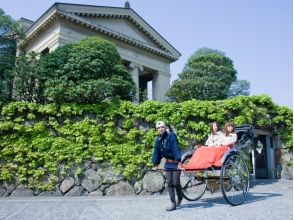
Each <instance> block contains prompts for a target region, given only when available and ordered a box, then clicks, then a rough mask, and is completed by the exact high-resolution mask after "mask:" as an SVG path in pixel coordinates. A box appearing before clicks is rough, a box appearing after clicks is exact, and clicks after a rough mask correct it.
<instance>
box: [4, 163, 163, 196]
mask: <svg viewBox="0 0 294 220" xmlns="http://www.w3.org/2000/svg"><path fill="white" fill-rule="evenodd" d="M83 166H84V169H83V172H82V174H81V175H79V176H77V175H75V174H74V172H71V174H68V176H67V177H65V178H62V179H60V181H58V183H57V184H56V185H55V189H54V190H53V191H51V192H48V191H43V192H42V191H38V190H36V191H33V190H32V189H29V188H28V187H27V186H25V185H22V184H17V183H7V182H4V183H2V184H0V196H11V197H17V196H124V195H152V194H162V193H165V192H166V179H165V177H164V175H163V174H162V173H161V172H155V171H144V173H143V175H142V178H141V179H138V180H133V181H128V180H126V179H125V178H124V177H123V176H122V174H121V173H119V172H117V171H115V170H113V169H112V168H111V166H108V165H105V164H97V163H94V162H91V161H85V162H84V163H83ZM44 179H46V178H44Z"/></svg>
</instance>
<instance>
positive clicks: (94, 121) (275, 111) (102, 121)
mask: <svg viewBox="0 0 294 220" xmlns="http://www.w3.org/2000/svg"><path fill="white" fill-rule="evenodd" d="M0 111H1V115H0V138H1V142H0V181H8V182H16V181H17V182H20V183H24V184H27V185H28V186H29V187H31V188H33V189H38V190H52V189H53V188H54V186H55V184H56V183H57V182H59V181H61V180H62V179H63V178H64V177H65V176H66V175H68V172H74V173H75V175H80V174H81V173H82V163H83V162H84V161H85V160H92V161H93V160H94V161H97V162H98V163H100V162H108V163H111V164H112V165H113V166H114V167H115V168H116V169H117V170H119V171H121V172H122V173H123V175H124V176H125V177H126V178H127V179H136V178H138V177H140V175H142V170H143V169H146V167H150V166H151V163H150V160H151V156H152V151H153V147H154V141H155V137H156V135H157V133H156V130H155V129H154V124H155V122H156V121H157V120H164V121H165V122H166V123H168V124H170V125H172V126H173V128H174V130H175V132H176V133H177V135H178V140H179V143H180V146H181V148H182V149H184V148H187V147H188V145H189V143H191V141H193V142H195V143H203V142H204V140H205V139H206V138H207V135H208V134H209V123H210V122H212V121H217V122H219V123H220V125H221V126H223V125H224V123H225V122H227V121H233V122H234V123H236V124H237V125H241V124H252V125H253V126H255V127H256V128H262V129H270V130H271V131H277V132H278V134H279V135H280V137H281V138H282V140H283V143H284V144H285V145H286V147H287V148H288V149H289V150H292V146H293V141H292V136H293V134H292V127H293V123H292V121H293V112H292V110H291V109H289V108H287V107H281V106H277V105H275V104H274V103H273V102H272V100H271V99H270V98H269V97H268V96H251V97H246V96H239V97H235V98H232V99H227V100H223V101H199V100H190V101H186V102H183V103H160V102H157V101H146V102H144V103H142V104H140V105H136V104H133V103H131V102H128V101H121V102H119V101H118V102H110V101H104V102H101V103H100V104H96V105H95V104H93V105H77V104H63V105H56V104H48V105H41V104H36V103H24V102H12V103H9V104H7V105H2V106H0ZM14 178H16V179H14Z"/></svg>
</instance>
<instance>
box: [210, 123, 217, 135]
mask: <svg viewBox="0 0 294 220" xmlns="http://www.w3.org/2000/svg"><path fill="white" fill-rule="evenodd" d="M214 124H216V126H217V130H219V124H218V123H217V122H216V121H214V122H212V123H210V132H211V133H212V134H215V133H214V131H213V125H214Z"/></svg>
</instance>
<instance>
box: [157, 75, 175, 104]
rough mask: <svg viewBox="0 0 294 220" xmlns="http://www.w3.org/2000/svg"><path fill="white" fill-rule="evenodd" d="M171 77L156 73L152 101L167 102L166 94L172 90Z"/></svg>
mask: <svg viewBox="0 0 294 220" xmlns="http://www.w3.org/2000/svg"><path fill="white" fill-rule="evenodd" d="M170 77H171V75H170V74H169V73H165V72H160V71H158V72H157V73H154V75H153V79H152V85H153V86H152V99H153V100H158V101H161V102H163V101H165V99H166V97H165V94H166V92H167V91H168V90H169V88H170Z"/></svg>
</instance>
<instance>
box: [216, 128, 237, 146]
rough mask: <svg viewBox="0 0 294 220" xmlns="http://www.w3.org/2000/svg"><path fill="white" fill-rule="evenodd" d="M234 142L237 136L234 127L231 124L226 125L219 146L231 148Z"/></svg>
mask: <svg viewBox="0 0 294 220" xmlns="http://www.w3.org/2000/svg"><path fill="white" fill-rule="evenodd" d="M236 141H237V134H236V133H235V125H234V124H233V123H226V124H225V127H224V131H223V134H222V137H221V138H220V142H219V143H220V144H219V145H221V146H228V147H232V146H233V145H234V144H235V143H236Z"/></svg>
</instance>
